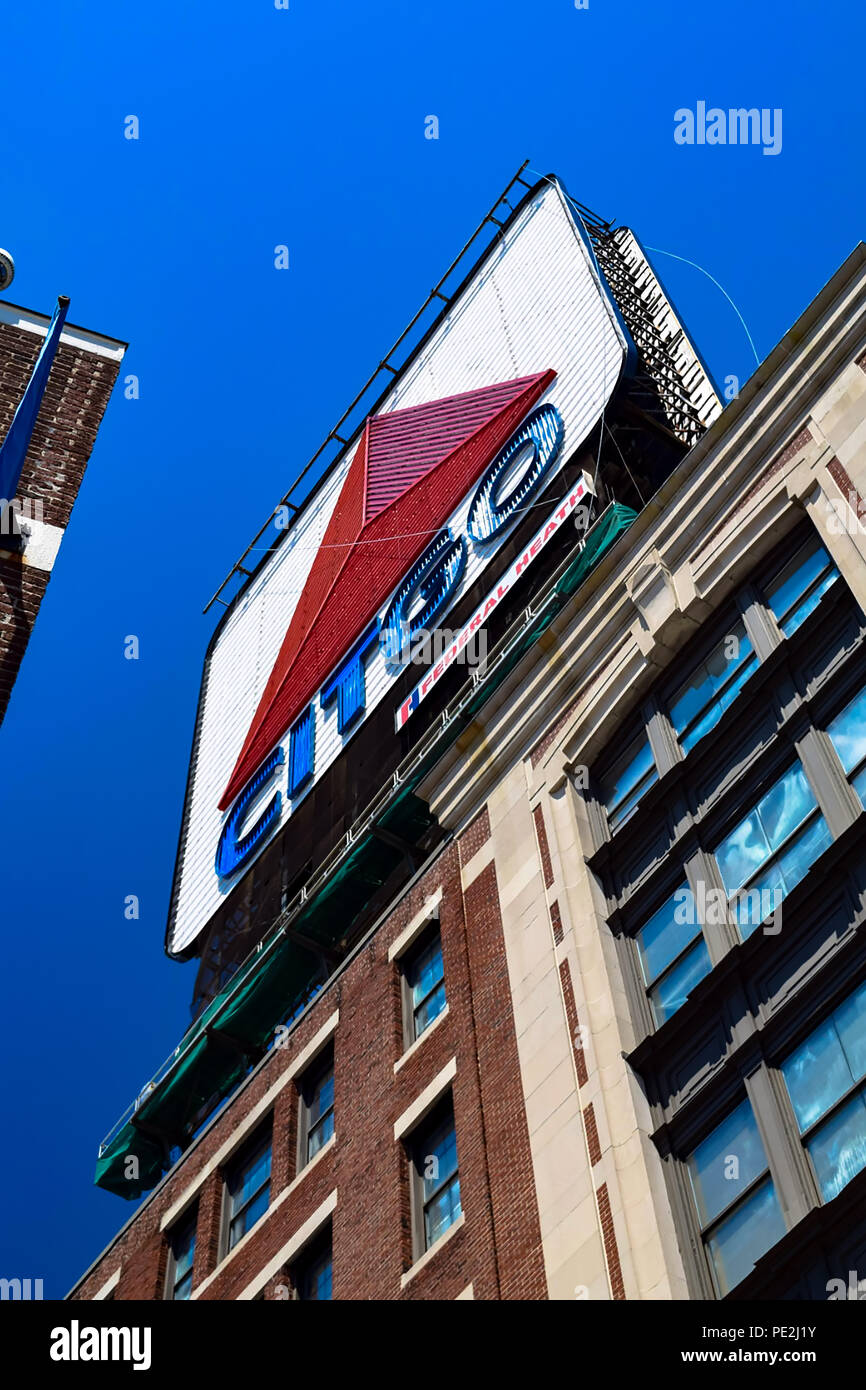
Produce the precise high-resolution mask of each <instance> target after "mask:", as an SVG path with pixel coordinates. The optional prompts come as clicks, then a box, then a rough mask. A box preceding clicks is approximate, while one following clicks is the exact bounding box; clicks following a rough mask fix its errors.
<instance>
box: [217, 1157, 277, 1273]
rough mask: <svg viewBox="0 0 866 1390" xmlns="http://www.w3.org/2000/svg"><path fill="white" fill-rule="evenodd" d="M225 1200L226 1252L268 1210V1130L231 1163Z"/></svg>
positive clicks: (269, 1158)
mask: <svg viewBox="0 0 866 1390" xmlns="http://www.w3.org/2000/svg"><path fill="white" fill-rule="evenodd" d="M226 1190H227V1198H228V1238H227V1242H226V1245H227V1250H233V1249H234V1247H235V1246H236V1245H237V1243H238V1241H239V1240H240V1239H241V1237H242V1236H245V1235H246V1233H247V1231H250V1230H252V1228H253V1226H255V1224H256V1222H257V1221H258V1220H260V1218H261V1217H262V1216H264V1214H265V1212H266V1211H267V1209H268V1203H269V1201H270V1192H271V1135H270V1130H267V1131H266V1132H262V1133H261V1134H259V1135H257V1136H256V1137H255V1138H254V1139H253V1141H252V1143H251V1144H250V1145H249V1146H248V1147H247V1148H246V1149H245V1150H244V1151H243V1153H242V1154H241V1155H240V1156H239V1157H238V1158H237V1159H236V1160H235V1162H234V1164H233V1165H232V1168H231V1170H230V1171H229V1174H228V1179H227V1182H226Z"/></svg>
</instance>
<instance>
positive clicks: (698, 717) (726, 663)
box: [670, 619, 758, 753]
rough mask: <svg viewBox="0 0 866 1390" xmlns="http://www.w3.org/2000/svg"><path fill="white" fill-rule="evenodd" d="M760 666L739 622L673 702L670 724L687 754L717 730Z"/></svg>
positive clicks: (680, 690)
mask: <svg viewBox="0 0 866 1390" xmlns="http://www.w3.org/2000/svg"><path fill="white" fill-rule="evenodd" d="M757 665H758V658H757V656H756V655H755V652H754V651H753V649H752V644H751V642H750V641H749V637H748V634H747V632H746V629H745V626H744V625H743V622H742V619H738V621H737V622H735V623H734V624H733V626H732V627H731V631H730V632H729V633H727V634H726V635H725V636H724V637H723V638H722V640H721V642H719V643H718V644H717V645H716V646H715V647H714V648H713V650H712V651H711V652H710V654H709V656H707V657H705V658H704V660H703V661H701V662H700V663H699V665H698V666H696V667H695V669H694V671H693V672H692V674H691V675H690V676H689V678H688V680H687V681H685V682H684V683H683V684H682V685H681V686H680V688H679V690H678V691H677V692H676V694H675V695H674V697H673V699H672V701H671V704H670V715H671V722H672V723H673V726H674V729H675V730H676V734H677V738H678V739H679V742H680V747H681V748H682V750H683V752H684V753H688V751H689V749H690V748H694V746H695V744H696V743H697V742H698V740H699V739H702V738H703V737H704V735H705V734H708V733H709V732H710V730H711V729H714V728H715V726H716V725H717V724H718V722H719V720H720V719H721V717H722V715H723V714H724V712H725V710H726V709H727V708H728V706H729V705H732V704H733V703H734V700H735V699H736V698H737V696H738V695H739V693H740V691H741V690H742V688H743V686H744V685H745V683H746V681H747V680H748V679H749V676H750V675H751V674H752V672H753V671H754V670H755V669H756V668H757Z"/></svg>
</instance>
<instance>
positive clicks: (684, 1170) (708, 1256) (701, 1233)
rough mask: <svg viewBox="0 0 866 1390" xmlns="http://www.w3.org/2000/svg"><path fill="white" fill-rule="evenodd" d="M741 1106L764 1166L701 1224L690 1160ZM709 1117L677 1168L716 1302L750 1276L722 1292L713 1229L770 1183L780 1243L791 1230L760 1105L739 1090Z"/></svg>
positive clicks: (750, 1096) (703, 1264)
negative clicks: (745, 1107)
mask: <svg viewBox="0 0 866 1390" xmlns="http://www.w3.org/2000/svg"><path fill="white" fill-rule="evenodd" d="M744 1103H745V1104H746V1105H748V1107H749V1111H750V1113H751V1117H752V1122H753V1124H754V1126H755V1131H756V1133H757V1136H758V1139H759V1140H760V1144H761V1149H762V1151H763V1155H764V1167H763V1168H761V1169H760V1171H759V1172H758V1173H756V1174H755V1175H754V1177H752V1178H750V1180H749V1182H748V1183H747V1184H746V1186H745V1187H744V1188H742V1190H741V1191H740V1192H738V1193H737V1194H736V1196H734V1197H732V1198H731V1200H730V1201H729V1202H727V1203H726V1204H725V1205H724V1206H723V1207H722V1208H721V1209H720V1210H719V1211H718V1212H716V1213H715V1215H714V1216H712V1217H711V1218H710V1219H709V1220H708V1221H706V1222H704V1221H702V1220H701V1213H700V1210H699V1207H698V1201H697V1194H696V1192H695V1190H694V1180H693V1178H692V1171H691V1168H690V1160H691V1159H692V1157H693V1156H694V1154H695V1153H696V1152H697V1150H698V1149H699V1148H700V1147H701V1145H702V1144H703V1143H704V1142H705V1141H706V1140H707V1139H710V1138H711V1137H712V1135H713V1134H715V1132H716V1130H718V1129H720V1128H721V1126H722V1125H723V1124H724V1123H725V1122H726V1121H727V1120H729V1119H730V1117H731V1116H732V1115H733V1114H735V1113H736V1111H737V1110H739V1109H740V1107H741V1106H742V1105H743V1104H744ZM712 1118H713V1122H712V1123H711V1124H710V1125H709V1127H707V1128H705V1129H703V1132H702V1134H701V1137H700V1138H699V1139H697V1140H696V1141H693V1142H692V1143H691V1144H690V1147H689V1149H688V1151H687V1152H685V1153H683V1154H682V1156H681V1158H680V1160H679V1164H678V1166H679V1168H680V1172H681V1176H682V1181H683V1186H684V1189H685V1195H686V1201H687V1203H688V1209H689V1213H690V1220H691V1224H692V1226H693V1228H694V1230H695V1231H696V1232H697V1237H698V1245H699V1247H700V1251H701V1253H702V1256H703V1261H702V1267H703V1268H704V1269H705V1270H706V1274H707V1277H708V1279H709V1283H710V1287H711V1288H712V1290H713V1295H714V1297H715V1299H716V1300H717V1301H723V1300H724V1299H725V1298H727V1297H728V1295H729V1294H731V1293H732V1292H733V1291H734V1290H735V1289H737V1288H738V1287H739V1285H740V1284H741V1283H743V1282H744V1281H745V1280H746V1279H747V1278H748V1277H749V1274H748V1273H746V1274H744V1275H743V1276H742V1278H741V1279H738V1280H737V1282H736V1284H732V1285H731V1287H730V1288H729V1289H728V1290H727V1291H725V1292H723V1291H722V1287H721V1282H720V1279H719V1276H718V1272H717V1270H716V1265H715V1261H714V1260H713V1257H712V1253H711V1251H710V1248H709V1240H710V1238H711V1237H712V1235H713V1233H714V1232H715V1231H716V1230H718V1228H719V1227H720V1226H721V1225H722V1224H723V1223H724V1222H725V1221H727V1220H728V1219H729V1218H730V1217H731V1216H733V1214H734V1212H735V1211H736V1210H737V1208H738V1207H742V1206H745V1204H746V1203H747V1202H749V1201H750V1200H751V1198H752V1197H753V1196H754V1195H755V1193H756V1192H757V1191H758V1189H759V1188H760V1187H762V1186H763V1185H764V1184H765V1183H767V1182H769V1183H770V1184H771V1186H772V1188H773V1192H774V1195H775V1198H776V1204H777V1206H778V1209H779V1214H780V1215H781V1218H782V1224H783V1226H784V1230H783V1232H782V1235H781V1236H780V1237H779V1241H781V1240H784V1238H785V1236H786V1235H787V1234H788V1232H789V1231H790V1230H791V1227H790V1226H789V1224H788V1222H787V1220H786V1218H785V1209H784V1207H783V1205H782V1201H781V1200H780V1192H783V1190H784V1188H783V1185H782V1184H780V1182H779V1177H778V1174H777V1173H776V1172H775V1170H774V1166H773V1163H772V1162H771V1155H770V1145H769V1144H768V1142H767V1139H766V1137H765V1135H764V1132H763V1127H762V1125H761V1106H760V1105H759V1104H756V1101H755V1098H754V1097H753V1096H752V1095H751V1094H750V1093H749V1091H748V1090H745V1091H740V1098H739V1099H736V1098H734V1099H733V1103H732V1104H730V1103H729V1104H728V1105H727V1106H726V1107H725V1109H724V1112H723V1113H722V1114H721V1115H719V1113H718V1112H715V1113H714V1114H713V1117H712ZM779 1241H774V1242H773V1244H772V1245H769V1246H768V1247H767V1249H766V1250H765V1251H764V1252H763V1254H762V1255H759V1256H758V1259H763V1258H764V1255H767V1254H769V1252H770V1251H771V1250H772V1249H774V1247H775V1246H776V1245H778V1244H779Z"/></svg>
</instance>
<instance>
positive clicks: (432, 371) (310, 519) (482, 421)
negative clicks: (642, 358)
mask: <svg viewBox="0 0 866 1390" xmlns="http://www.w3.org/2000/svg"><path fill="white" fill-rule="evenodd" d="M632 352H633V349H632V347H631V342H630V339H629V336H628V333H627V332H626V330H625V328H624V325H623V323H622V320H621V318H620V315H619V313H618V310H617V308H616V306H615V305H614V302H613V300H612V299H611V297H610V294H609V291H608V290H607V287H606V285H605V283H604V281H603V280H602V278H601V277H600V275H599V272H598V269H597V266H596V264H595V259H594V255H593V252H592V248H591V246H590V244H589V242H588V240H587V238H586V236H585V233H584V231H583V228H582V226H581V224H580V220H579V218H578V217H576V216H575V215H574V214H573V213H572V211H571V208H570V206H569V203H568V201H567V199H566V197H565V196H564V194H563V192H562V190H561V189H560V187H559V186H558V185H557V184H556V183H555V182H551V181H545V182H544V184H542V185H540V186H539V187H538V188H537V189H536V190H535V191H534V192H533V193H532V195H531V196H529V197H528V198H527V200H526V201H525V203H524V204H523V205H522V207H521V208H520V209H519V211H518V213H517V215H516V216H515V217H513V218H512V219H511V221H510V222H509V223H508V225H507V226H506V227H505V228H504V230H503V233H502V235H501V236H500V237H498V238H497V240H496V242H495V244H494V245H493V246H492V247H491V248H490V249H489V251H488V252H487V253H486V255H485V256H484V257H483V259H482V260H481V262H480V263H479V265H478V266H477V267H476V268H475V271H474V272H473V274H472V275H471V276H470V278H469V279H468V280H467V282H466V283H465V284H464V286H463V288H462V290H461V292H460V293H459V294H458V295H457V296H456V298H455V299H454V300H452V301H451V303H450V304H449V305H448V307H447V310H446V312H445V313H444V314H443V316H442V318H441V320H440V322H439V323H438V324H437V325H436V327H435V328H434V330H433V331H432V333H431V334H430V335H429V336H428V337H427V338H426V340H425V341H424V343H423V344H422V345H421V347H420V348H419V349H418V351H417V352H416V353H415V355H414V356H413V357H412V358H411V359H410V360H409V362H408V363H407V364H406V366H405V367H404V368H403V369H402V371H401V372H400V373H399V375H398V376H397V377H395V379H394V382H393V385H392V387H391V389H390V391H389V393H388V395H387V396H386V397H385V398H384V400H383V401H382V402H381V403H380V406H379V408H378V409H377V410H376V412H375V414H374V415H373V416H371V417H368V419H367V420H366V421H365V422H364V424H363V426H362V427H361V428H360V429H359V431H358V432H357V434H356V436H355V437H354V438H353V439H352V440H350V441H349V443H348V445H347V446H346V448H345V450H344V452H343V454H342V455H341V456H340V458H339V459H338V460H337V462H336V463H335V465H334V466H333V467H332V469H331V470H330V471H329V473H328V474H327V475H326V477H325V478H324V479H323V480H322V482H321V483H320V484H319V486H318V487H317V489H316V491H315V492H314V493H313V494H312V496H311V497H310V499H309V500H308V501H307V503H306V504H305V506H304V507H303V509H302V510H301V511H300V512H299V514H298V515H297V516H296V518H295V519H294V521H293V524H292V525H291V526H290V527H289V528H288V530H287V531H286V533H285V536H284V538H283V540H282V542H281V543H280V544H279V546H278V547H277V548H276V549H275V550H274V551H273V552H271V553H270V554H269V555H268V556H267V558H266V560H265V561H264V563H263V564H262V565H261V566H260V568H259V569H258V570H257V572H256V573H255V574H254V575H253V577H252V578H251V579H250V580H249V581H248V583H247V585H246V587H245V588H244V589H243V590H242V592H241V593H240V594H239V596H238V597H237V599H236V600H235V601H234V603H233V605H232V607H231V608H230V609H229V611H228V612H227V614H226V616H225V617H224V619H223V620H222V623H221V625H220V627H219V629H218V631H217V634H216V636H215V639H214V641H213V642H212V644H211V648H210V652H209V656H208V660H207V663H206V669H205V675H204V680H203V683H202V692H201V702H200V708H199V716H198V721H197V726H196V735H195V741H194V748H193V757H192V764H191V770H190V778H189V784H188V791H187V805H186V809H185V814H184V820H183V828H182V832H181V841H180V846H179V856H178V865H177V871H176V876H175V887H174V894H173V899H172V907H171V915H170V922H169V932H168V940H167V945H168V949H169V951H170V953H171V954H174V955H187V954H189V953H191V952H193V951H195V950H196V949H198V947H199V945H200V940H201V937H202V933H203V932H204V931H205V928H206V927H207V925H208V923H209V922H210V921H211V919H212V918H213V916H214V913H215V912H217V911H218V909H219V908H220V907H221V906H222V905H223V904H224V903H225V901H226V898H227V896H228V895H230V894H231V893H232V892H233V891H234V889H235V888H236V887H237V885H238V883H239V882H240V881H241V880H242V879H243V877H244V874H245V872H246V871H247V870H248V869H249V867H250V866H251V865H252V864H253V863H254V862H255V860H256V858H257V856H258V855H259V854H261V852H262V851H263V849H264V848H265V846H266V845H267V844H269V843H270V842H271V841H272V840H273V838H274V836H276V835H278V834H279V833H280V831H281V830H282V829H283V828H285V827H286V825H287V823H288V822H289V821H290V819H291V817H292V816H293V814H295V812H296V811H297V808H298V807H299V806H300V805H301V803H302V802H303V800H304V798H305V797H307V796H308V795H309V793H310V790H311V788H313V787H314V786H315V785H316V783H317V781H318V780H319V779H320V778H322V777H323V776H325V775H326V773H327V771H328V769H329V768H330V767H331V766H332V765H333V764H334V762H335V761H336V760H337V759H339V758H340V757H341V756H343V754H344V752H345V755H346V757H347V758H349V759H351V743H352V739H353V737H355V735H356V733H357V731H358V729H359V728H360V727H361V726H362V725H363V723H364V721H365V720H366V719H367V718H369V716H370V715H371V713H372V711H373V710H375V709H376V708H377V707H378V706H379V705H380V704H381V702H382V701H384V700H387V699H388V698H389V694H390V695H391V696H392V698H391V702H390V703H391V705H392V706H393V710H392V715H393V722H392V724H391V727H392V728H393V729H394V730H395V734H394V737H395V740H396V738H397V731H398V730H399V729H400V728H401V727H402V726H403V725H404V724H405V723H406V722H407V720H409V719H410V717H411V718H412V719H414V720H418V721H422V722H423V720H424V718H425V712H424V711H425V708H426V706H425V705H424V704H423V703H422V699H421V696H420V693H419V695H418V697H417V698H415V700H414V702H413V703H412V704H411V707H405V705H404V707H403V708H402V712H401V709H400V708H399V707H398V706H399V705H400V704H404V702H403V701H400V702H398V701H397V700H395V699H394V698H393V692H394V688H395V685H396V683H397V682H398V681H399V680H400V679H401V677H402V676H403V674H404V672H405V667H406V662H407V660H408V653H409V646H410V644H409V642H408V641H407V638H409V637H411V635H412V633H413V632H414V631H415V630H416V629H417V628H419V627H424V626H428V627H432V626H439V625H441V624H442V623H443V622H444V621H445V620H446V618H447V615H448V613H449V611H450V610H451V609H453V608H454V607H455V605H458V604H459V601H460V597H461V595H464V594H468V592H469V590H470V589H471V588H472V587H473V586H474V585H475V584H476V582H477V581H481V580H482V579H483V581H484V588H485V590H487V589H489V590H490V591H491V594H492V595H495V594H496V592H497V586H499V587H500V589H501V584H502V582H504V581H505V579H506V575H507V572H508V571H509V562H507V561H504V560H503V559H502V558H501V551H502V547H503V544H504V542H506V541H507V540H508V538H509V537H510V536H511V534H512V533H513V530H514V528H515V526H517V525H518V524H519V523H520V522H521V521H522V520H523V519H525V518H526V516H527V515H528V514H532V515H534V518H535V522H536V523H537V524H538V526H539V527H540V528H541V529H540V532H539V547H538V548H540V547H541V545H542V544H543V543H544V540H545V539H546V537H547V535H548V534H549V532H548V531H547V530H545V527H549V528H552V529H555V528H556V526H557V525H558V524H560V522H561V521H562V520H563V519H564V517H565V515H566V512H565V511H562V507H563V506H564V507H566V508H567V509H570V507H571V505H572V504H573V503H576V502H577V500H579V498H580V497H581V496H583V495H585V494H586V493H588V492H589V491H590V490H591V480H590V479H589V478H584V479H583V480H582V481H581V482H580V483H579V484H577V485H575V484H572V485H571V486H570V488H569V493H568V497H567V498H564V499H560V500H559V503H556V502H551V501H549V500H548V501H547V502H546V504H545V505H546V507H547V509H548V510H547V511H545V510H541V511H535V512H534V513H532V512H531V511H530V509H532V508H533V507H535V506H537V505H538V498H539V496H540V494H541V493H542V492H543V491H544V490H545V489H546V487H547V485H548V484H549V483H550V481H551V480H552V479H553V478H554V477H555V476H556V474H557V473H558V472H559V471H560V470H561V469H562V467H563V465H564V463H565V461H566V459H567V458H568V457H570V456H572V455H573V454H574V451H575V450H576V449H577V448H578V447H579V446H580V445H581V444H583V443H585V442H586V441H587V439H588V438H589V436H590V434H591V432H592V431H593V430H594V428H595V427H596V426H597V425H598V424H599V421H600V419H601V417H602V415H603V412H604V410H605V408H606V406H607V404H608V402H609V401H610V398H611V396H612V394H613V392H614V390H615V388H616V386H617V384H618V382H619V380H620V377H621V375H622V373H623V370H624V368H625V367H626V364H627V362H628V361H629V358H630V356H631V354H632ZM289 464H291V461H289ZM569 499H570V500H569ZM551 508H552V509H553V510H552V512H551V514H550V515H549V516H548V512H549V511H550V510H551ZM557 508H559V510H560V511H562V515H561V516H560V518H559V520H557ZM535 553H536V552H535V551H533V552H532V555H530V554H529V553H528V552H527V558H526V561H525V564H526V565H528V564H529V563H530V562H531V560H532V557H533V556H534V554H535ZM497 557H500V558H499V567H498V568H497ZM500 571H501V573H500ZM517 573H518V574H519V573H520V570H519V569H518V571H517ZM479 621H482V622H483V610H482V614H481V617H480V619H479ZM417 674H418V675H419V676H420V675H422V674H423V668H419V669H418V672H417ZM424 693H425V694H426V689H425V692H424ZM419 706H420V708H419Z"/></svg>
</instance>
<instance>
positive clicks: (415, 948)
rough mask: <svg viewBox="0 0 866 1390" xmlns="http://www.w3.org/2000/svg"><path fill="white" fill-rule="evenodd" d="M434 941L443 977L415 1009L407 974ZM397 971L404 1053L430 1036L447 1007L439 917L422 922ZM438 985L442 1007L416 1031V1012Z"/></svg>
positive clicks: (398, 963) (398, 961)
mask: <svg viewBox="0 0 866 1390" xmlns="http://www.w3.org/2000/svg"><path fill="white" fill-rule="evenodd" d="M437 938H438V941H439V957H440V960H441V961H442V975H441V978H440V979H439V980H437V982H436V984H435V985H434V986H433V988H432V989H431V990H429V991H428V993H427V994H426V995H425V996H424V998H423V999H422V1000H421V1002H420V1004H418V1005H417V1006H416V1005H415V1004H414V1003H413V998H412V985H411V983H410V981H409V971H410V969H411V967H412V966H413V965H414V964H415V963H416V962H417V961H418V959H419V957H420V956H422V955H424V953H425V952H426V951H427V950H429V948H430V945H431V943H432V942H433V941H434V940H436V939H437ZM397 968H398V969H399V971H400V999H401V1004H402V1014H403V1051H404V1052H408V1050H409V1048H410V1047H412V1045H413V1044H414V1043H416V1042H418V1040H419V1039H420V1038H423V1037H424V1036H425V1035H426V1034H427V1033H429V1031H430V1029H431V1028H432V1027H433V1025H434V1023H435V1022H436V1020H437V1019H439V1018H440V1017H441V1016H442V1014H443V1013H444V1011H445V1009H446V1008H447V1007H448V989H447V986H446V984H445V952H444V950H443V947H442V925H441V922H440V920H439V917H438V916H436V917H431V918H430V920H429V921H428V922H425V924H424V925H423V926H422V927H421V929H420V931H419V932H418V933H417V935H416V936H414V937H413V939H412V941H411V942H410V943H409V945H408V946H407V947H406V950H405V951H404V952H403V953H402V954H401V955H400V957H399V958H398V960H397ZM440 986H441V987H442V990H443V992H444V1003H443V1005H442V1008H441V1009H440V1010H439V1012H438V1013H437V1014H436V1017H435V1018H432V1019H431V1020H430V1022H429V1023H428V1024H427V1026H426V1027H425V1028H422V1030H421V1032H420V1033H419V1032H417V1031H416V1027H415V1024H416V1017H415V1016H416V1014H417V1012H418V1009H420V1008H421V1007H422V1006H423V1005H424V1004H425V1003H426V1002H427V1000H428V999H429V998H430V997H431V996H432V995H433V994H434V993H435V992H436V990H438V989H439V988H440Z"/></svg>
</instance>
